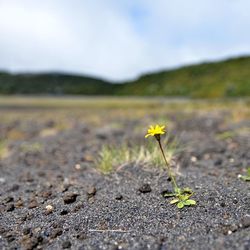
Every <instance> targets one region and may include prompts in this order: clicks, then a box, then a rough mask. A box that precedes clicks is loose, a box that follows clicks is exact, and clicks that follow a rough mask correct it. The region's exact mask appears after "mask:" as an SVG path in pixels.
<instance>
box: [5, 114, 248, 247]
mask: <svg viewBox="0 0 250 250" xmlns="http://www.w3.org/2000/svg"><path fill="white" fill-rule="evenodd" d="M166 117H167V118H168V120H170V121H172V122H173V126H172V130H171V131H172V133H173V134H175V135H176V136H177V137H178V139H179V141H180V142H181V145H183V148H184V150H182V151H181V152H180V153H179V155H178V157H177V159H176V162H177V164H178V166H179V170H178V172H179V173H178V175H177V182H178V183H179V185H180V186H182V187H185V186H189V187H191V188H192V189H193V190H194V191H195V195H194V196H193V199H195V200H196V201H197V206H194V207H185V208H183V209H181V210H180V209H178V208H176V206H174V205H170V204H169V200H168V199H165V198H164V197H163V196H162V192H163V191H165V190H171V183H170V182H169V178H168V176H167V173H166V172H165V171H163V170H161V169H160V168H157V167H153V166H150V165H143V164H141V165H135V164H133V163H129V164H124V165H122V166H120V167H118V168H117V170H116V171H114V172H113V173H110V174H107V175H104V174H102V173H100V171H98V169H96V168H95V167H94V164H93V161H94V160H95V157H96V153H97V152H98V150H99V149H100V147H101V145H103V144H105V143H116V144H117V145H120V144H121V142H122V141H127V140H129V141H130V142H131V141H132V142H133V143H143V142H144V140H145V139H144V138H143V136H144V132H145V131H146V128H145V129H144V131H142V130H140V129H139V130H136V127H137V126H139V125H140V124H141V125H143V126H144V125H145V124H142V121H140V120H139V119H138V120H128V121H126V119H125V118H124V121H120V122H121V124H123V125H124V127H121V128H119V126H118V127H116V128H112V127H111V128H109V127H108V124H106V125H105V126H104V125H103V126H102V125H100V126H99V127H92V126H90V125H88V124H87V123H86V124H85V123H83V122H76V123H75V125H74V126H73V127H72V128H71V129H68V130H64V131H62V132H59V133H57V134H55V135H51V136H46V137H41V136H39V133H38V132H37V131H40V130H41V129H44V128H46V126H49V127H50V126H53V121H51V124H42V123H39V121H36V122H35V123H32V124H30V126H26V130H27V131H25V133H26V138H25V139H23V140H22V139H19V140H13V141H12V142H11V143H10V145H9V150H10V155H9V156H8V157H6V158H4V159H2V161H1V163H0V174H1V175H0V212H1V214H0V216H1V220H0V249H53V250H54V249H66V248H71V249H142V250H144V249H238V250H240V249H242V250H243V249H244V250H246V249H250V185H249V183H248V182H244V181H242V180H240V179H239V178H238V175H239V174H244V171H245V169H246V167H247V166H248V165H250V150H249V149H250V137H249V130H248V129H249V125H250V123H249V121H247V120H243V121H240V122H234V123H233V122H230V121H229V122H225V120H226V119H227V115H225V114H224V113H218V112H217V113H206V114H199V115H198V114H197V115H195V114H190V115H186V114H179V115H178V116H177V115H176V114H175V115H173V114H166ZM26 125H27V124H26ZM8 126H11V127H12V129H13V128H15V126H16V127H18V126H21V125H20V123H19V122H18V121H15V123H13V124H8ZM8 126H7V127H6V124H5V125H3V124H1V125H0V134H1V133H2V135H3V134H4V133H6V131H7V130H8ZM27 128H28V129H27ZM247 128H248V129H247ZM136 131H137V132H136ZM138 131H139V132H138ZM225 131H233V134H232V136H224V137H223V136H218V135H223V134H222V133H223V132H225ZM224 135H225V134H224ZM150 139H151V140H153V138H150ZM133 140H134V141H133ZM25 143H29V144H30V145H34V143H36V145H37V144H38V145H42V146H41V147H38V146H35V149H34V148H32V150H31V149H29V147H28V146H25V145H26V144H25ZM48 205H51V206H52V208H51V209H50V208H49V207H47V206H48ZM46 207H47V209H46Z"/></svg>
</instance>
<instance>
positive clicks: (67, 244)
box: [62, 240, 71, 249]
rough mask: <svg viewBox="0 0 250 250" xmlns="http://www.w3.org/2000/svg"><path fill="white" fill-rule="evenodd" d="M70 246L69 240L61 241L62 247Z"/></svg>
mask: <svg viewBox="0 0 250 250" xmlns="http://www.w3.org/2000/svg"><path fill="white" fill-rule="evenodd" d="M70 247H71V242H70V241H68V240H67V241H64V242H63V243H62V248H64V249H65V248H70Z"/></svg>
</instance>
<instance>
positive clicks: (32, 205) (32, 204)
mask: <svg viewBox="0 0 250 250" xmlns="http://www.w3.org/2000/svg"><path fill="white" fill-rule="evenodd" d="M36 207H38V202H37V200H36V199H33V200H31V201H30V202H29V204H28V208H29V209H32V208H36Z"/></svg>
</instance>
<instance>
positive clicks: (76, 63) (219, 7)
mask: <svg viewBox="0 0 250 250" xmlns="http://www.w3.org/2000/svg"><path fill="white" fill-rule="evenodd" d="M249 13H250V1H249V0H171V1H169V0H0V70H7V71H9V72H13V73H15V72H46V71H49V72H54V71H56V72H67V73H74V74H79V75H90V76H96V77H100V78H103V79H108V80H111V81H123V80H130V79H134V78H136V77H138V76H139V75H141V74H144V73H148V72H155V71H159V70H163V69H171V68H175V67H180V66H182V65H188V64H193V63H199V62H204V61H213V60H220V59H224V58H229V57H235V56H240V55H249V54H250V32H249V27H250V15H249Z"/></svg>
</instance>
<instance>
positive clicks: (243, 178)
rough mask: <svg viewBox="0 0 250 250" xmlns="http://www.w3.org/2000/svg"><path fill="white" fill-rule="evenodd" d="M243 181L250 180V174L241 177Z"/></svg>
mask: <svg viewBox="0 0 250 250" xmlns="http://www.w3.org/2000/svg"><path fill="white" fill-rule="evenodd" d="M240 178H241V179H242V180H243V181H250V176H246V175H243V176H241V177H240Z"/></svg>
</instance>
